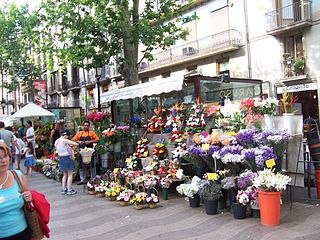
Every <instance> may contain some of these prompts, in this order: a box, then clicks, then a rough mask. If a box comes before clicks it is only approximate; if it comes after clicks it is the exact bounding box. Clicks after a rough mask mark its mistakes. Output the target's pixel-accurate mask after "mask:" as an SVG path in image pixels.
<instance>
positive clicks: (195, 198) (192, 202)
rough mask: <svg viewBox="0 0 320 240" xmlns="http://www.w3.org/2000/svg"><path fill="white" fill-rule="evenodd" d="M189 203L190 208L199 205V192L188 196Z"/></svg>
mask: <svg viewBox="0 0 320 240" xmlns="http://www.w3.org/2000/svg"><path fill="white" fill-rule="evenodd" d="M189 205H190V207H192V208H197V207H200V196H199V194H195V195H193V198H190V197H189Z"/></svg>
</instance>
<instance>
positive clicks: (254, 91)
mask: <svg viewBox="0 0 320 240" xmlns="http://www.w3.org/2000/svg"><path fill="white" fill-rule="evenodd" d="M259 95H260V87H259V86H255V87H254V86H251V87H250V86H247V87H239V88H229V89H223V90H217V91H212V92H206V101H210V102H219V101H221V100H223V99H225V98H229V99H231V100H241V99H244V98H252V97H257V96H259Z"/></svg>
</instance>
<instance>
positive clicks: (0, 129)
mask: <svg viewBox="0 0 320 240" xmlns="http://www.w3.org/2000/svg"><path fill="white" fill-rule="evenodd" d="M0 139H1V141H3V142H4V143H5V144H6V145H7V147H8V148H9V149H11V147H12V146H15V143H14V135H13V132H12V131H10V130H7V129H5V124H4V122H0ZM13 155H14V152H13V151H11V150H10V154H9V156H10V165H9V169H10V170H12V169H13V162H14V159H12V156H13Z"/></svg>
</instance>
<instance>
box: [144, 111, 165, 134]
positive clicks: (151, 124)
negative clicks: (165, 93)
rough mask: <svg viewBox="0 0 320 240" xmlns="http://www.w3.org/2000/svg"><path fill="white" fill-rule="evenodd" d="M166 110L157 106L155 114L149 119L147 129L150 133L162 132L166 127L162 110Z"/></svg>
mask: <svg viewBox="0 0 320 240" xmlns="http://www.w3.org/2000/svg"><path fill="white" fill-rule="evenodd" d="M163 111H164V110H163V109H162V108H160V107H157V108H155V109H154V110H153V112H154V114H155V115H154V116H152V117H151V118H150V119H149V120H148V125H147V131H148V132H149V133H160V132H161V131H163V129H164V120H163V117H162V112H163Z"/></svg>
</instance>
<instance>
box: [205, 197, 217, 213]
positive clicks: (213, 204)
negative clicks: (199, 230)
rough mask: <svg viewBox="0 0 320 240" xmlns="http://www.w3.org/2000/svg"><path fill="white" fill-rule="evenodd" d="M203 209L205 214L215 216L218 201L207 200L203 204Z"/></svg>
mask: <svg viewBox="0 0 320 240" xmlns="http://www.w3.org/2000/svg"><path fill="white" fill-rule="evenodd" d="M204 207H205V210H206V214H208V215H216V214H217V213H218V199H217V200H207V201H205V202H204Z"/></svg>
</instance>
